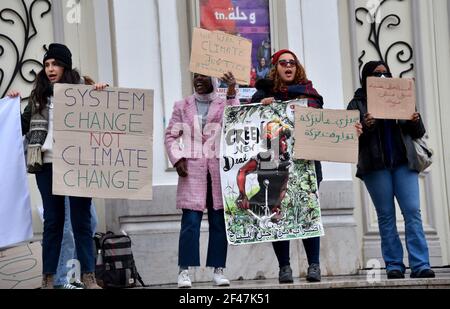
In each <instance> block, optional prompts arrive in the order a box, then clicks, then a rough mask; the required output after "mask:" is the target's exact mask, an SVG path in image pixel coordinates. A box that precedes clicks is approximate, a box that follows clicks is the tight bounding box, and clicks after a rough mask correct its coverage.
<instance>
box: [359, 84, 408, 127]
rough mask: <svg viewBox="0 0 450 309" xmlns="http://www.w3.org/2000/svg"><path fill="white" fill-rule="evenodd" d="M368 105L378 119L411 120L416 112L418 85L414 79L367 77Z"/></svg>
mask: <svg viewBox="0 0 450 309" xmlns="http://www.w3.org/2000/svg"><path fill="white" fill-rule="evenodd" d="M367 105H368V110H369V113H370V114H372V116H373V117H374V118H376V119H404V120H410V119H411V117H412V115H413V114H414V113H415V112H416V86H415V83H414V80H413V79H404V78H378V77H369V78H368V79H367Z"/></svg>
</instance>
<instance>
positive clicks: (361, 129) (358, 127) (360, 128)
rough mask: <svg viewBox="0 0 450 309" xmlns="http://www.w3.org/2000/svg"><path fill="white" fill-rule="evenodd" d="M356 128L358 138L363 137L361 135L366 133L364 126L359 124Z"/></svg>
mask: <svg viewBox="0 0 450 309" xmlns="http://www.w3.org/2000/svg"><path fill="white" fill-rule="evenodd" d="M355 128H356V134H357V135H358V138H359V137H361V135H362V134H363V133H364V131H363V125H362V124H361V123H360V122H358V123H357V124H355Z"/></svg>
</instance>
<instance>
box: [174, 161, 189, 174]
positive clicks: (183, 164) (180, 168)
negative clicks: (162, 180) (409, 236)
mask: <svg viewBox="0 0 450 309" xmlns="http://www.w3.org/2000/svg"><path fill="white" fill-rule="evenodd" d="M175 168H176V169H177V173H178V176H180V177H183V178H184V177H187V176H188V169H187V161H186V159H184V158H183V159H181V160H180V161H178V162H177V163H175Z"/></svg>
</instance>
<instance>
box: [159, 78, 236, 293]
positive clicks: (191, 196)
mask: <svg viewBox="0 0 450 309" xmlns="http://www.w3.org/2000/svg"><path fill="white" fill-rule="evenodd" d="M222 80H223V82H225V83H226V84H227V85H228V92H227V100H224V99H222V98H220V97H219V96H218V94H217V86H218V81H217V79H215V78H212V77H209V76H205V75H201V74H197V73H196V74H194V80H193V86H194V94H193V95H192V96H189V97H187V98H185V99H184V100H182V101H179V102H176V103H175V106H174V109H173V113H172V117H171V119H170V122H169V125H168V127H167V129H166V137H165V146H166V150H167V154H168V157H169V160H170V162H171V163H172V164H173V166H174V167H175V168H176V170H177V173H178V176H179V180H178V191H177V208H178V209H182V211H183V216H182V219H181V231H180V239H179V250H178V265H179V267H180V269H179V274H178V287H179V288H190V287H191V286H192V282H191V279H190V277H189V267H196V266H200V243H199V241H200V225H201V222H202V217H203V212H204V210H205V209H207V210H208V222H209V243H208V256H207V260H206V266H207V267H213V268H214V272H213V283H214V285H216V286H228V285H230V282H229V281H228V279H227V278H226V277H225V276H224V274H223V269H224V268H225V264H226V258H227V247H228V242H227V237H226V231H225V219H224V213H223V212H224V210H223V200H222V189H221V186H220V164H219V159H218V151H219V146H218V145H217V144H215V143H214V142H213V144H215V145H209V146H208V144H209V142H211V141H217V139H216V137H217V134H220V132H221V128H222V119H223V112H224V109H225V107H226V106H227V105H239V100H237V99H236V89H235V86H236V80H235V78H234V76H233V74H232V73H228V74H225V75H224V77H223V78H222ZM181 140H182V142H181ZM198 150H199V151H198Z"/></svg>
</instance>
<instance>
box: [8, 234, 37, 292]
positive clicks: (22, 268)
mask: <svg viewBox="0 0 450 309" xmlns="http://www.w3.org/2000/svg"><path fill="white" fill-rule="evenodd" d="M41 284H42V246H41V244H40V243H39V242H34V243H30V244H25V245H22V246H18V247H14V248H10V249H6V250H3V251H0V289H38V288H40V287H41Z"/></svg>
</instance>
